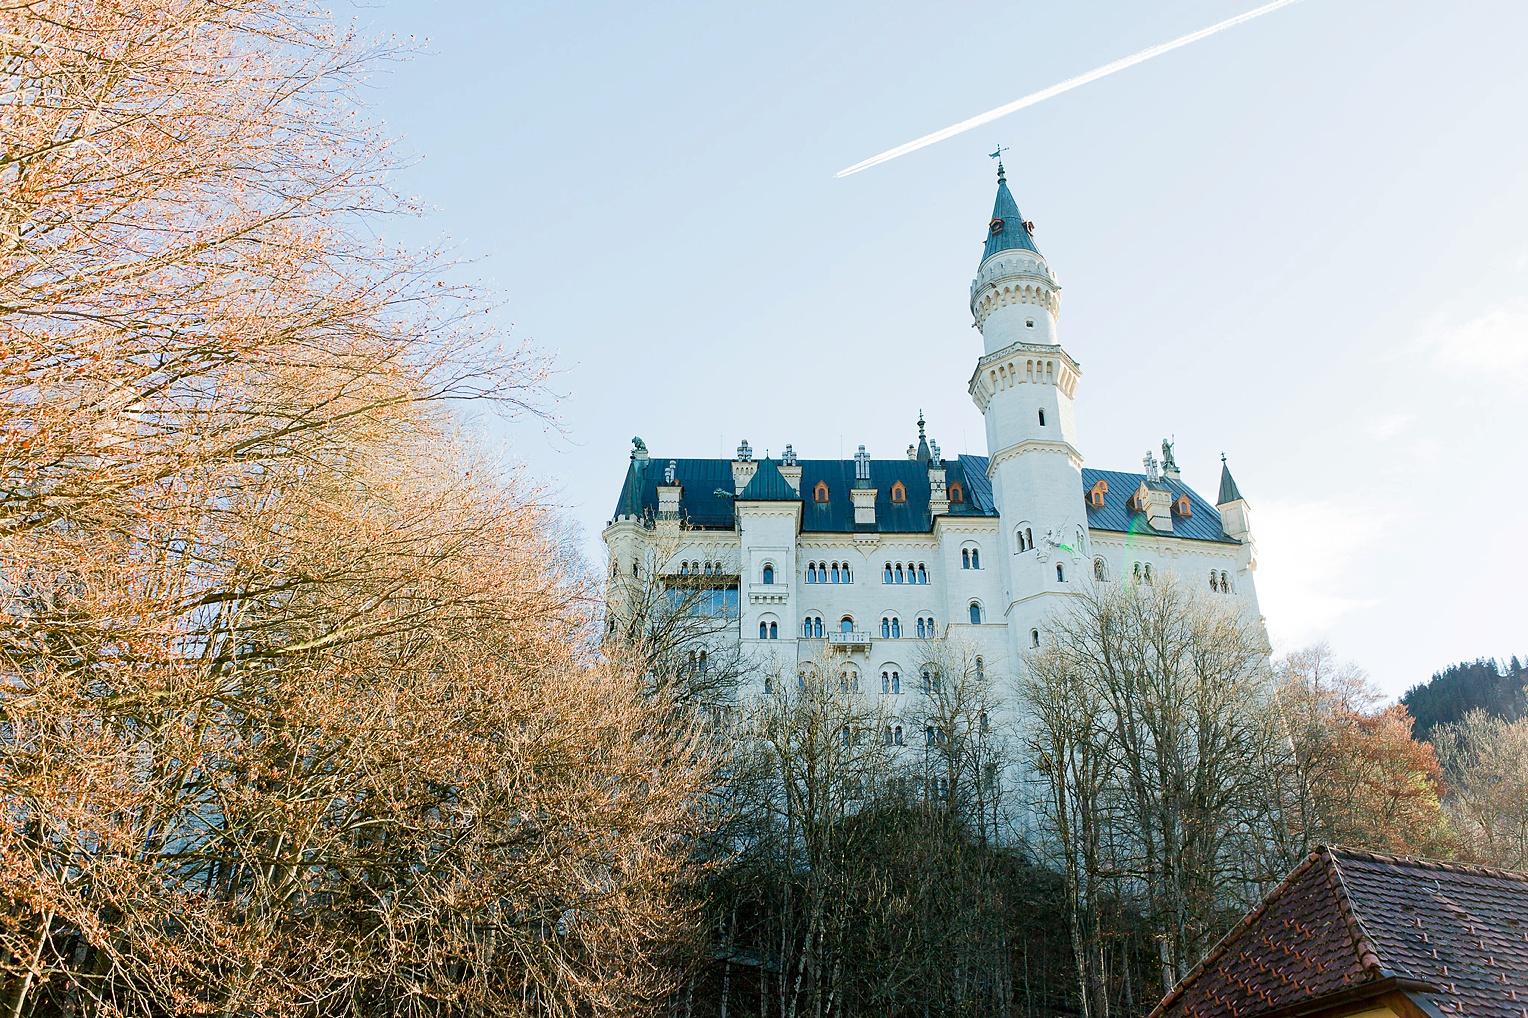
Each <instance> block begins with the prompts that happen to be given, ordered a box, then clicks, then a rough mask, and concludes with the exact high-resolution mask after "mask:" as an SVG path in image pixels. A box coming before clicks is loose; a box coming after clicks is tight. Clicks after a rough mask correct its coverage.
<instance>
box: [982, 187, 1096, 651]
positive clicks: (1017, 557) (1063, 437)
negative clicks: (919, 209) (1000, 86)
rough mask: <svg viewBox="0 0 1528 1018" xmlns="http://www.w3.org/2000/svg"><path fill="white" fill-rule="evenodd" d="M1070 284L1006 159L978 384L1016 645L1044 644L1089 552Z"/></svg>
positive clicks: (987, 254) (985, 278) (985, 279)
mask: <svg viewBox="0 0 1528 1018" xmlns="http://www.w3.org/2000/svg"><path fill="white" fill-rule="evenodd" d="M1059 291H1060V287H1059V286H1058V285H1057V283H1056V279H1055V277H1054V276H1053V275H1052V274H1051V271H1050V266H1049V265H1048V264H1047V263H1046V261H1045V257H1044V256H1043V255H1042V254H1041V253H1040V249H1039V248H1038V247H1037V246H1036V245H1035V241H1034V226H1033V224H1031V223H1030V222H1029V221H1028V220H1026V219H1024V217H1023V216H1022V215H1021V214H1020V213H1019V208H1018V203H1017V202H1015V201H1014V198H1013V194H1012V192H1010V191H1009V189H1008V180H1007V176H1006V175H1005V173H1004V172H1003V167H1002V164H1001V163H999V164H998V177H997V199H996V201H995V202H994V204H993V212H992V218H991V220H990V221H989V222H988V224H987V236H986V240H985V244H984V246H983V249H982V260H981V263H980V265H979V266H978V267H977V270H976V279H975V280H974V281H973V282H972V284H971V316H972V318H973V319H974V321H975V325H976V328H977V329H979V330H980V331H981V334H982V348H983V356H982V357H981V359H980V360H978V361H977V364H976V371H975V372H974V373H973V374H972V376H971V384H970V392H971V398H972V399H973V400H974V401H975V402H976V405H977V408H978V409H980V410H981V412H982V417H983V418H984V419H985V421H986V425H987V452H988V466H987V473H988V476H989V477H991V479H992V491H993V497H994V498H995V500H996V502H997V509H998V515H999V517H1000V519H1001V521H1002V531H1003V533H1002V541H1003V545H1002V550H1003V555H1002V563H1003V569H1004V577H1003V580H1004V586H1005V588H1006V589H1007V598H1006V601H1007V604H1006V605H1005V612H1004V616H1005V618H1004V621H1006V622H1007V624H1008V628H1009V638H1010V646H1011V647H1012V648H1013V650H1014V652H1015V653H1016V654H1018V653H1021V652H1022V651H1024V650H1025V649H1027V648H1029V647H1031V646H1033V644H1032V639H1031V637H1032V634H1033V633H1034V632H1035V631H1036V630H1038V629H1043V628H1044V622H1045V619H1046V617H1047V616H1048V615H1049V614H1051V613H1052V612H1053V611H1054V610H1055V609H1056V608H1058V607H1059V605H1060V599H1061V598H1063V597H1065V596H1067V595H1069V594H1070V593H1072V592H1073V591H1074V590H1075V589H1076V586H1075V584H1076V583H1078V582H1079V581H1081V580H1082V578H1083V575H1084V572H1085V570H1084V569H1083V567H1082V562H1083V560H1084V556H1086V555H1087V554H1088V552H1087V511H1086V508H1085V507H1084V503H1083V496H1082V454H1081V453H1080V452H1078V450H1077V445H1076V440H1077V430H1076V422H1075V420H1074V418H1073V413H1072V400H1073V397H1074V396H1075V395H1076V391H1077V382H1078V380H1079V378H1080V376H1081V371H1080V369H1079V368H1078V366H1077V362H1076V361H1074V360H1073V359H1072V357H1071V355H1070V354H1068V353H1067V352H1066V351H1065V350H1064V349H1062V347H1061V345H1060V343H1059V341H1058V339H1057V336H1056V315H1057V311H1058V309H1059ZM993 621H998V619H997V618H995V617H994V618H993Z"/></svg>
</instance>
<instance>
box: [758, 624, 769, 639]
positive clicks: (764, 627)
mask: <svg viewBox="0 0 1528 1018" xmlns="http://www.w3.org/2000/svg"><path fill="white" fill-rule="evenodd" d="M759 639H761V640H767V639H769V623H768V622H760V623H759Z"/></svg>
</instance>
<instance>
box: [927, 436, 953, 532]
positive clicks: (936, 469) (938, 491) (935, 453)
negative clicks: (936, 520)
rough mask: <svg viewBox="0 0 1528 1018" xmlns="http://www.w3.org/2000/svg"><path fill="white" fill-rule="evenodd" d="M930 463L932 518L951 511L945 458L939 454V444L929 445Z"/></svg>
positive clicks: (930, 509) (929, 481) (929, 495)
mask: <svg viewBox="0 0 1528 1018" xmlns="http://www.w3.org/2000/svg"><path fill="white" fill-rule="evenodd" d="M929 452H930V454H931V455H930V456H929V461H928V512H929V515H930V516H943V515H945V514H946V513H948V512H949V511H950V490H949V487H948V485H946V483H945V476H944V457H943V456H941V455H940V454H939V443H938V442H930V443H929Z"/></svg>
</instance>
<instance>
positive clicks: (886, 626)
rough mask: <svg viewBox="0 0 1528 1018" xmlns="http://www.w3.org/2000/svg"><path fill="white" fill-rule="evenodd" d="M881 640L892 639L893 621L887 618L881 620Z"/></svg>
mask: <svg viewBox="0 0 1528 1018" xmlns="http://www.w3.org/2000/svg"><path fill="white" fill-rule="evenodd" d="M881 639H883V640H889V639H891V620H890V619H887V618H883V619H881Z"/></svg>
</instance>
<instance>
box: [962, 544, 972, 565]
mask: <svg viewBox="0 0 1528 1018" xmlns="http://www.w3.org/2000/svg"><path fill="white" fill-rule="evenodd" d="M960 568H962V569H970V568H971V549H970V548H962V549H960Z"/></svg>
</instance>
